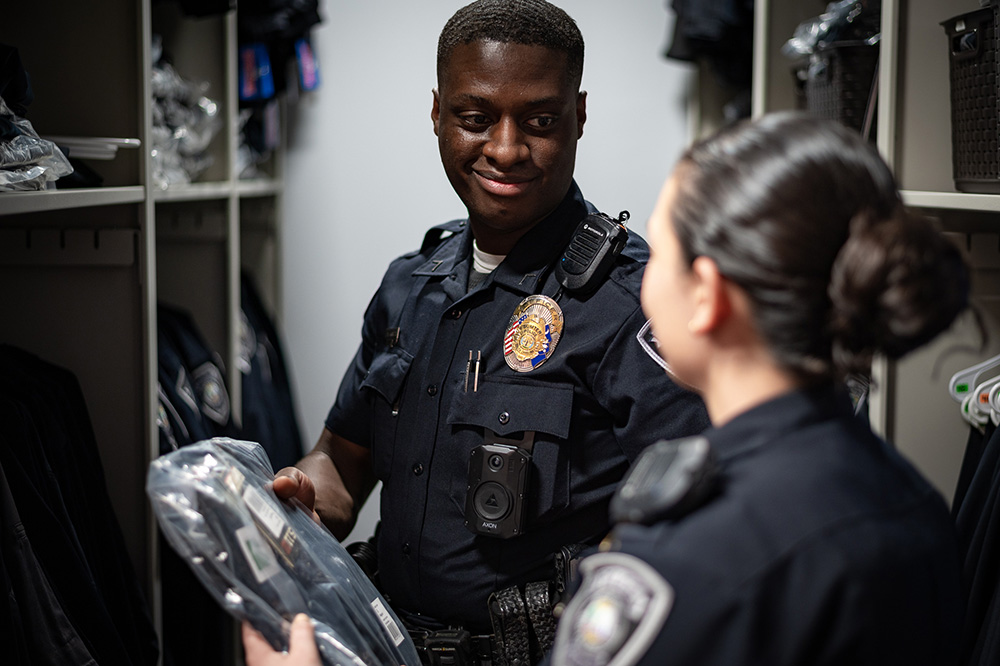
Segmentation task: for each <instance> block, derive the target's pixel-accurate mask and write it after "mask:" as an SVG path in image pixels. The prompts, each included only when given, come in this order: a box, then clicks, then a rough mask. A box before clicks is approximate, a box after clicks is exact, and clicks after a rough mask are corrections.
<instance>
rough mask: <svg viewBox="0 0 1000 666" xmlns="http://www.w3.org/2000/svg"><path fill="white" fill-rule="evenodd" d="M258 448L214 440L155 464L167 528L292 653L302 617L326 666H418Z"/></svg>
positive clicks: (221, 591) (222, 591) (400, 633)
mask: <svg viewBox="0 0 1000 666" xmlns="http://www.w3.org/2000/svg"><path fill="white" fill-rule="evenodd" d="M272 481H273V475H272V473H271V463H270V461H269V460H268V459H267V455H266V453H265V452H264V449H263V448H262V447H261V446H260V445H259V444H257V443H253V442H245V441H237V440H232V439H228V438H215V439H211V440H207V441H204V442H198V443H196V444H193V445H191V446H188V447H183V448H181V449H178V450H177V451H173V452H171V453H168V454H166V455H164V456H161V457H160V458H158V459H156V460H154V461H153V462H152V464H151V465H150V468H149V474H148V476H147V485H146V490H147V493H148V495H149V497H150V500H151V502H152V505H153V510H154V513H155V514H156V517H157V520H158V522H159V524H160V528H161V530H162V531H163V533H164V534H165V535H166V537H167V540H168V541H169V542H170V544H171V546H173V548H174V549H175V550H176V551H177V552H178V553H179V554H180V555H181V556H182V557H183V559H184V560H185V561H186V562H187V563H188V565H189V566H190V567H191V569H192V570H193V571H194V572H195V574H196V575H197V577H198V578H199V580H200V581H201V582H202V584H203V585H204V586H205V588H206V589H207V590H208V591H209V593H210V594H211V595H212V597H213V598H214V599H215V600H216V601H217V602H218V603H219V604H220V605H221V606H223V607H224V608H225V609H226V610H227V611H228V612H229V613H230V614H232V615H233V616H234V617H236V618H237V619H240V620H246V621H248V622H249V623H250V624H251V625H252V626H253V627H254V628H255V629H257V631H259V632H260V633H261V634H263V636H264V637H265V638H266V639H267V640H268V642H269V643H270V644H271V645H272V646H273V647H274V648H275V649H287V646H288V630H289V625H290V622H291V620H292V618H293V617H294V616H295V615H296V614H297V613H300V612H301V613H306V614H308V615H309V616H310V617H311V618H312V619H313V622H314V626H315V631H316V639H317V644H318V646H319V650H320V654H321V656H322V658H323V660H324V662H325V663H327V664H356V665H357V666H363V665H364V664H409V665H413V666H416V665H417V664H419V658H418V656H417V652H416V648H415V647H414V645H413V642H412V640H411V639H410V638H409V636H408V635H407V634H406V633H405V632H404V630H403V628H402V627H403V625H402V623H401V622H400V620H399V618H398V617H397V616H396V614H395V613H394V612H393V611H392V609H391V608H389V606H388V604H387V603H386V601H385V599H383V598H382V596H381V595H380V594H379V593H378V591H377V590H376V589H375V587H374V586H373V585H372V584H371V582H370V581H369V580H368V578H367V576H365V574H364V573H363V572H362V571H361V568H360V567H359V566H358V565H357V564H356V563H355V562H354V560H353V558H352V557H351V556H350V555H349V554H348V553H347V551H346V550H345V549H344V547H343V546H342V545H341V544H340V542H338V541H337V539H336V538H335V537H334V536H333V535H332V534H330V532H329V531H327V530H326V528H324V527H322V526H321V525H319V524H318V523H316V522H314V521H313V519H312V517H311V515H310V513H309V512H308V511H307V510H306V509H305V508H304V507H303V506H302V505H301V504H299V503H286V502H282V501H280V500H278V499H277V497H276V496H275V495H274V493H273V491H272V490H271V488H270V486H271V482H272Z"/></svg>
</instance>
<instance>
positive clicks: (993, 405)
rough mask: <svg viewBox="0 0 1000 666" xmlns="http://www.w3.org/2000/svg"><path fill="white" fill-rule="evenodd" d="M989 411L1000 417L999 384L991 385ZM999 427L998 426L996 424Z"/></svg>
mask: <svg viewBox="0 0 1000 666" xmlns="http://www.w3.org/2000/svg"><path fill="white" fill-rule="evenodd" d="M989 400H990V402H989V404H990V411H992V412H993V413H994V414H997V415H998V417H1000V382H997V383H996V384H994V385H993V388H991V389H990V398H989ZM997 425H1000V424H997Z"/></svg>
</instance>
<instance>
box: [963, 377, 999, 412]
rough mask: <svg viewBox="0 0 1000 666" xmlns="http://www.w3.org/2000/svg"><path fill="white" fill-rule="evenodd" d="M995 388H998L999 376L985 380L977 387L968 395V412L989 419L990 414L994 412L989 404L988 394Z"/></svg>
mask: <svg viewBox="0 0 1000 666" xmlns="http://www.w3.org/2000/svg"><path fill="white" fill-rule="evenodd" d="M996 386H1000V376H997V377H992V378H991V379H987V380H986V381H985V382H983V383H982V384H980V385H979V386H977V387H976V390H974V391H973V392H972V393H970V394H969V411H970V412H975V413H976V414H977V415H979V416H980V417H991V416H992V415H991V412H993V411H994V410H993V408H992V405H991V404H990V392H991V391H992V390H993V388H994V387H996Z"/></svg>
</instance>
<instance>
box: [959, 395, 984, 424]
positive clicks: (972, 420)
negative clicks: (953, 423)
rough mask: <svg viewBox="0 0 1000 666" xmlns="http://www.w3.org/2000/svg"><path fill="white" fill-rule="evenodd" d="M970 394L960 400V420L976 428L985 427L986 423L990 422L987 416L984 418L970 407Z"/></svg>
mask: <svg viewBox="0 0 1000 666" xmlns="http://www.w3.org/2000/svg"><path fill="white" fill-rule="evenodd" d="M972 398H973V396H972V394H971V393H970V394H969V395H967V396H965V397H964V398H962V418H964V419H965V420H966V421H967V422H968V423H969V424H970V425H974V426H976V427H979V426H984V425H986V423H987V421H989V420H990V416H989V414H986V415H985V416H984V415H983V414H981V413H980V412H979V410H978V409H975V408H974V407H972V405H971V403H972Z"/></svg>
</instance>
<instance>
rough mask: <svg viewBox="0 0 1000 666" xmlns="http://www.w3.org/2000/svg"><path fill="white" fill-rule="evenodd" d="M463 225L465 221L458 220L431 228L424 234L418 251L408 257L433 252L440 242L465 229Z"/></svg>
mask: <svg viewBox="0 0 1000 666" xmlns="http://www.w3.org/2000/svg"><path fill="white" fill-rule="evenodd" d="M465 224H466V220H465V219H458V220H451V221H450V222H445V223H444V224H439V225H437V226H436V227H431V228H430V229H428V230H427V233H425V234H424V240H423V242H422V243H421V244H420V249H419V250H417V251H416V252H414V253H411V255H410V256H414V255H418V254H426V253H428V252H431V251H433V250H434V248H436V247H437V246H438V245H440V244H441V241H443V240H444V239H446V238H448V237H450V236H453V235H455V234H457V233H458V232H460V231H461V230H462V229H463V228H464V227H465Z"/></svg>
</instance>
